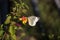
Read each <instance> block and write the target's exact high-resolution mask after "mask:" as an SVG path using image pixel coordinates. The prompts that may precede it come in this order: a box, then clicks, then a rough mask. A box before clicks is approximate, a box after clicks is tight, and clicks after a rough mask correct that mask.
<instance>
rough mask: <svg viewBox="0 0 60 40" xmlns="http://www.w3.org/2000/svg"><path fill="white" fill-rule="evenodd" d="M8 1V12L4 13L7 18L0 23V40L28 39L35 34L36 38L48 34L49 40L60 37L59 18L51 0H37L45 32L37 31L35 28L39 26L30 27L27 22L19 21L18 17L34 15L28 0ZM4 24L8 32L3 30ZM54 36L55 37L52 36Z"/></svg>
mask: <svg viewBox="0 0 60 40" xmlns="http://www.w3.org/2000/svg"><path fill="white" fill-rule="evenodd" d="M10 2H11V3H12V4H11V6H10V13H9V14H7V15H6V16H7V18H6V20H5V22H4V24H2V25H0V40H1V39H2V40H26V39H27V40H29V39H28V38H31V36H33V38H34V37H35V36H36V38H37V37H39V38H41V37H42V38H41V40H43V39H44V38H45V40H47V38H46V37H44V36H48V38H49V40H55V39H57V40H59V39H60V18H59V17H58V12H57V7H56V6H55V4H54V1H53V0H39V3H38V7H39V11H40V18H41V19H40V21H41V22H42V23H43V27H44V29H45V31H46V32H38V30H37V29H38V28H39V27H37V26H35V27H30V26H29V25H27V23H26V24H23V23H22V21H20V19H19V18H21V17H22V16H26V17H28V16H32V15H34V13H33V10H32V5H31V1H30V0H10ZM8 24H9V26H8ZM5 25H7V27H9V28H7V29H8V32H9V34H8V33H6V32H5V31H4V30H3V26H5ZM40 30H41V29H39V31H40ZM4 32H5V34H4ZM3 34H4V35H5V36H4V35H3ZM30 35H31V36H30ZM55 36H57V37H56V38H54V37H55ZM33 38H32V39H33ZM37 39H38V38H37Z"/></svg>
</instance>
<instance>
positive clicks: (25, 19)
mask: <svg viewBox="0 0 60 40" xmlns="http://www.w3.org/2000/svg"><path fill="white" fill-rule="evenodd" d="M19 20H20V21H22V23H23V24H26V23H27V17H25V16H23V17H22V18H19Z"/></svg>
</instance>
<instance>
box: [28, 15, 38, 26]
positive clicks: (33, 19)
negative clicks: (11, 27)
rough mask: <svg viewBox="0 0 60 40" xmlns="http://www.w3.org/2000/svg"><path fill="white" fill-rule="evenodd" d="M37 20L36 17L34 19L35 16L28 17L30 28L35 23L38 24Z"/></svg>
mask: <svg viewBox="0 0 60 40" xmlns="http://www.w3.org/2000/svg"><path fill="white" fill-rule="evenodd" d="M38 20H39V18H38V17H36V16H30V17H28V24H29V25H30V26H35V25H36V23H37V22H38Z"/></svg>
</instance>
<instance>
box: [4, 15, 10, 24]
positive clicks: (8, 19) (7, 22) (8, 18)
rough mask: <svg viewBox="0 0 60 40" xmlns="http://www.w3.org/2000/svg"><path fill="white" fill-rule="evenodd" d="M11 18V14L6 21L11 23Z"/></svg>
mask: <svg viewBox="0 0 60 40" xmlns="http://www.w3.org/2000/svg"><path fill="white" fill-rule="evenodd" d="M10 19H11V16H8V17H7V19H6V21H5V24H9V23H10V21H11V20H10Z"/></svg>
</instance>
